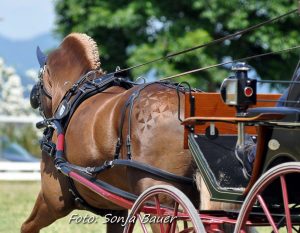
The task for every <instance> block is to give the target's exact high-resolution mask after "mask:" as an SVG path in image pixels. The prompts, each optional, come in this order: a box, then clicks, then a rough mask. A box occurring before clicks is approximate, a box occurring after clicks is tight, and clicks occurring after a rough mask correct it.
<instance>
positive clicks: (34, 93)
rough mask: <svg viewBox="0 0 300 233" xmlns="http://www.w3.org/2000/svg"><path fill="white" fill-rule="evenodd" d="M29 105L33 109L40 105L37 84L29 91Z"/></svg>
mask: <svg viewBox="0 0 300 233" xmlns="http://www.w3.org/2000/svg"><path fill="white" fill-rule="evenodd" d="M30 105H31V107H32V108H33V109H37V108H38V107H39V106H40V92H39V85H38V84H35V85H34V86H33V88H32V90H31V92H30Z"/></svg>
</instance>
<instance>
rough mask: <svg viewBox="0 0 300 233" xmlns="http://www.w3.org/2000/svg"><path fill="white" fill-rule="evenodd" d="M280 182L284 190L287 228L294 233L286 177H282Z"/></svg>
mask: <svg viewBox="0 0 300 233" xmlns="http://www.w3.org/2000/svg"><path fill="white" fill-rule="evenodd" d="M280 182H281V190H282V197H283V203H284V211H285V219H286V227H287V230H288V233H292V231H293V228H292V222H291V213H290V208H289V199H288V193H287V187H286V182H285V177H284V176H283V175H282V176H280Z"/></svg>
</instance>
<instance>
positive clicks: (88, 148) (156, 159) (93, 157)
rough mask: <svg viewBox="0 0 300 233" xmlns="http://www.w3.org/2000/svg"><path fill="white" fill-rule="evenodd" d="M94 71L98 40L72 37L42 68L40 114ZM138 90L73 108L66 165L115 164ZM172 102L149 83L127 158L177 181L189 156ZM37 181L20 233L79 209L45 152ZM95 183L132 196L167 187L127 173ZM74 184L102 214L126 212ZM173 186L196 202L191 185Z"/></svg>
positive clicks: (188, 170) (108, 93)
mask: <svg viewBox="0 0 300 233" xmlns="http://www.w3.org/2000/svg"><path fill="white" fill-rule="evenodd" d="M91 70H98V75H101V74H102V71H101V69H100V62H99V54H98V48H97V46H96V44H95V42H94V41H93V40H92V39H91V38H90V37H88V36H87V35H84V34H78V33H72V34H70V35H69V36H67V37H66V38H65V39H64V40H63V42H62V44H61V45H60V47H59V48H58V49H56V50H54V51H53V52H52V53H51V54H50V55H49V57H48V60H47V64H46V66H45V72H44V73H43V85H44V86H43V89H44V91H46V92H47V93H48V94H49V97H47V96H45V95H44V96H41V105H42V109H43V112H44V114H45V115H46V116H47V117H51V116H52V115H53V114H54V112H55V110H56V109H57V107H58V105H59V103H60V102H61V100H62V98H63V96H64V95H65V93H66V92H67V90H68V89H69V88H70V87H71V85H72V84H74V83H75V82H76V81H77V80H79V78H80V77H81V76H82V75H84V74H86V73H87V72H88V71H91ZM135 89H136V87H133V88H131V89H129V90H126V89H124V88H122V87H118V86H113V87H110V88H108V89H107V90H105V91H103V92H102V93H99V94H97V95H94V96H92V97H90V98H88V99H87V100H85V101H84V102H83V103H82V104H81V105H80V106H79V107H78V108H77V110H76V111H75V113H74V115H73V116H72V118H71V121H70V123H69V125H68V128H67V131H66V141H65V147H66V159H67V160H68V161H69V162H70V163H72V164H76V165H80V166H83V167H87V166H90V167H91V166H97V165H99V164H102V163H103V162H105V161H106V160H112V159H113V156H114V153H115V145H116V142H117V136H118V135H117V133H118V125H119V121H120V116H121V111H122V108H123V106H124V104H125V102H126V100H127V99H128V98H129V97H130V96H131V95H132V93H133V92H134V90H135ZM50 97H51V99H50ZM181 99H183V98H181ZM177 104H178V98H177V94H176V90H175V89H173V88H168V87H166V86H163V85H160V84H152V85H149V86H147V87H146V88H145V89H144V90H143V91H142V92H141V94H140V96H139V98H137V100H136V102H135V104H134V107H133V112H132V115H131V118H132V119H131V120H132V131H131V140H132V159H133V160H135V161H139V162H143V163H146V164H149V165H152V166H155V167H157V168H160V169H162V170H165V171H168V172H171V173H174V174H177V175H180V176H187V177H192V176H193V173H194V170H193V166H192V158H191V155H190V153H189V151H188V150H184V149H183V127H182V126H181V125H180V122H179V121H178V119H177V113H178V106H177ZM181 106H183V104H181ZM128 117H129V116H128V114H126V118H128ZM127 121H128V120H125V124H124V128H123V133H124V136H125V134H126V132H127V131H128V125H127V124H128V123H127ZM121 157H122V158H123V159H126V148H125V147H124V146H123V147H122V148H121ZM41 178H42V180H41V190H40V193H39V195H38V197H37V200H36V203H35V206H34V208H33V210H32V213H31V215H30V216H29V218H28V219H27V220H26V221H25V222H24V224H23V225H22V229H21V232H23V233H35V232H39V231H40V229H41V228H43V227H46V226H48V225H50V224H51V223H53V222H54V221H56V220H57V219H59V218H62V217H64V216H66V215H67V214H69V213H70V212H71V211H72V210H74V209H80V208H81V206H78V205H77V204H76V203H75V202H74V199H73V196H72V194H71V193H70V192H69V191H68V190H69V183H68V180H67V178H66V177H65V176H64V175H62V174H61V173H59V172H57V170H56V169H55V167H54V165H53V161H52V158H50V157H49V156H48V155H46V154H44V153H43V155H42V162H41ZM97 178H98V179H101V180H103V181H105V182H107V183H109V184H111V185H113V186H115V187H118V188H120V189H123V190H125V191H128V192H131V193H134V194H136V195H138V194H140V193H141V192H142V191H144V190H145V189H146V188H148V187H150V186H153V185H156V184H162V183H163V184H165V183H166V182H165V181H162V180H158V179H157V178H155V177H152V176H150V175H149V174H147V173H144V172H141V171H137V170H135V169H130V168H124V167H122V168H113V169H110V170H107V171H105V172H103V173H101V174H99V175H97ZM172 185H176V184H172ZM75 186H76V189H77V190H78V192H79V193H80V195H81V196H82V197H83V198H84V199H85V201H86V202H87V203H88V204H89V205H91V206H93V207H95V208H98V209H103V210H107V211H108V213H111V212H113V213H114V214H117V213H118V214H119V215H123V216H125V215H126V214H127V210H124V209H123V208H120V207H119V206H116V205H115V204H112V203H111V202H109V201H107V200H105V199H103V198H101V197H100V196H99V195H97V194H95V193H93V192H92V191H90V190H89V189H88V188H86V187H84V186H82V185H80V184H78V183H75ZM177 187H178V188H180V189H181V190H185V193H186V194H187V195H188V196H189V197H190V198H191V199H192V200H194V201H196V200H197V199H198V196H199V195H198V194H197V191H196V190H195V187H184V186H183V185H182V186H178V185H177ZM115 211H118V212H115ZM121 231H122V227H121V226H120V225H117V224H108V225H107V232H121Z"/></svg>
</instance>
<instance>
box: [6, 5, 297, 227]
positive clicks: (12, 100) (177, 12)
mask: <svg viewBox="0 0 300 233" xmlns="http://www.w3.org/2000/svg"><path fill="white" fill-rule="evenodd" d="M296 8H297V1H296V0H276V1H265V0H231V1H224V0H209V1H207V0H178V1H174V0H159V1H158V0H143V1H140V0H130V1H129V0H114V1H109V0H43V1H40V0H1V2H0V160H2V161H19V162H30V163H37V164H38V162H39V158H40V150H39V145H38V140H39V138H40V137H41V132H40V131H38V130H36V129H35V127H34V124H35V123H36V122H37V121H38V120H39V114H38V112H36V111H33V110H32V109H31V108H30V104H29V93H30V90H31V88H32V86H33V84H34V82H35V81H36V80H37V74H38V68H39V66H38V62H37V59H36V57H35V50H36V46H37V45H39V46H40V47H41V48H42V49H43V50H44V51H46V52H49V51H51V50H52V49H53V48H55V47H56V46H58V45H59V43H60V41H61V40H62V39H63V38H64V37H65V36H66V35H67V34H69V33H71V32H83V33H87V34H88V35H89V36H91V37H92V38H93V39H94V40H95V41H96V42H97V44H98V46H99V50H100V54H101V56H100V57H101V63H102V68H103V69H104V70H105V71H107V72H112V71H114V70H115V69H116V67H117V66H119V67H121V68H126V67H130V66H133V65H136V64H140V63H143V62H146V61H149V60H152V59H155V58H159V57H162V56H165V55H167V54H170V53H172V52H176V51H180V50H183V49H187V48H190V47H193V46H196V45H200V44H203V43H206V42H209V41H212V40H214V39H218V38H221V37H224V36H226V35H228V34H231V33H234V32H236V31H239V30H242V29H245V28H247V27H250V26H252V25H255V24H258V23H260V22H263V21H266V20H268V19H271V18H273V17H276V16H278V15H280V14H284V13H286V12H288V11H291V10H293V9H296ZM299 23H300V20H299V15H298V14H297V13H295V14H292V15H290V16H288V17H285V18H283V19H280V20H278V21H276V22H273V23H271V24H268V25H266V26H264V27H262V28H259V29H257V30H255V31H253V32H249V33H246V34H245V35H243V36H237V37H235V38H233V39H232V40H226V41H224V42H222V43H219V44H216V45H213V46H209V47H206V48H202V49H198V50H195V51H193V52H190V53H187V54H183V55H180V56H176V57H174V58H171V59H168V60H165V61H163V62H158V63H153V64H151V65H149V66H143V67H140V68H137V69H133V70H132V71H131V72H130V73H129V77H130V78H131V79H133V80H134V79H136V78H138V77H140V76H142V77H144V78H146V80H147V81H153V80H156V79H161V78H163V77H165V76H169V75H174V74H178V73H180V72H184V71H188V70H191V69H196V68H200V67H205V66H210V65H213V64H217V63H220V62H224V61H231V60H234V59H238V58H242V57H247V56H252V55H255V54H260V53H267V52H274V51H278V50H281V49H286V48H289V47H293V46H297V45H299V38H300V31H299V28H300V27H299V26H300V25H299ZM299 57H300V56H299V50H293V51H291V52H288V53H281V54H276V55H272V56H268V57H263V58H258V59H253V60H251V61H249V64H250V65H251V66H252V67H253V69H252V72H251V76H252V77H256V78H258V79H274V80H290V79H291V76H292V74H293V72H294V69H295V67H296V65H297V63H298V61H299ZM230 67H231V66H221V67H219V68H215V69H210V70H207V71H204V72H200V73H197V74H194V75H188V76H185V77H183V78H180V79H177V80H176V81H182V80H185V81H188V82H190V83H191V84H192V85H193V86H194V87H198V88H200V89H203V90H205V91H217V90H218V88H219V86H220V84H221V82H222V81H223V79H224V78H226V77H227V76H229V75H230V74H231V71H230ZM259 88H260V91H263V92H282V90H283V89H285V88H286V87H285V86H274V85H273V86H260V87H259ZM33 170H34V169H33ZM0 171H1V167H0ZM38 178H39V176H37V179H38ZM22 184H23V183H22ZM28 185H29V183H28ZM30 185H33V186H32V187H33V188H32V189H31V190H35V191H33V192H37V191H38V186H37V184H36V183H33V184H30ZM19 187H23V186H20V183H19ZM15 188H16V190H19V189H18V188H17V186H16V187H15ZM23 188H24V187H23ZM6 189H12V187H11V183H10V182H1V181H0V195H1V192H2V195H3V193H4V191H3V190H6ZM6 195H9V194H8V193H6ZM28 198H29V199H30V201H31V202H33V201H34V195H32V194H30V196H28ZM0 200H2V199H1V197H0ZM14 201H15V200H14V199H11V202H12V203H13V202H14ZM6 205H7V209H9V207H8V204H7V203H4V202H3V203H1V201H0V210H4V209H5V208H6V207H5V206H6ZM31 206H32V205H31ZM28 208H31V207H30V205H29V207H28ZM16 211H18V210H16ZM4 212H5V211H0V213H4ZM27 214H28V213H24V216H23V215H22V216H23V217H21V219H22V218H24V217H25V216H27ZM2 217H3V216H1V214H0V219H1V220H3V218H2ZM23 220H24V219H23ZM7 221H8V223H7V225H1V224H0V232H18V231H16V230H12V231H10V230H7V228H8V227H13V226H11V224H9V221H10V220H9V219H8V220H7ZM3 226H4V227H3ZM1 227H2V228H1ZM14 227H16V226H14ZM4 229H5V230H6V231H5V230H4ZM14 229H15V228H14ZM1 230H2V231H1ZM81 230H82V229H81ZM89 230H90V232H92V231H91V229H90V228H89ZM45 232H46V231H45ZM49 232H55V230H53V229H52V231H49ZM58 232H59V231H58ZM64 232H65V231H64ZM74 232H76V230H75V231H74Z"/></svg>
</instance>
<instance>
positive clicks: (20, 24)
mask: <svg viewBox="0 0 300 233" xmlns="http://www.w3.org/2000/svg"><path fill="white" fill-rule="evenodd" d="M53 2H54V0H0V18H1V20H0V34H1V35H3V36H5V37H7V38H10V39H14V40H24V39H30V38H32V37H35V36H37V35H40V34H43V33H45V32H49V31H51V30H53V28H54V20H55V14H54V3H53Z"/></svg>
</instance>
